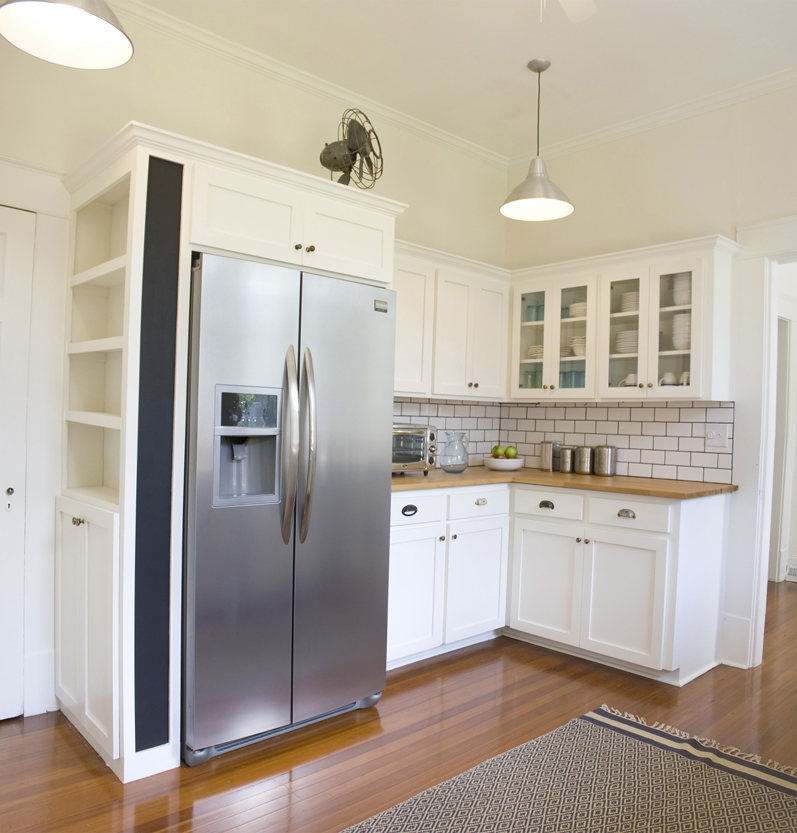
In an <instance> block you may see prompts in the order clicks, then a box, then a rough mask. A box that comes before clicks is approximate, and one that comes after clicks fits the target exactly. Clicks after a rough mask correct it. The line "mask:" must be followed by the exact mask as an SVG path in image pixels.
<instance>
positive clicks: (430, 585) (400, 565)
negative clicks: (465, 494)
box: [387, 523, 446, 662]
mask: <svg viewBox="0 0 797 833" xmlns="http://www.w3.org/2000/svg"><path fill="white" fill-rule="evenodd" d="M445 538H446V525H445V524H444V523H440V524H423V525H420V524H417V525H415V526H402V527H398V528H393V529H391V530H390V583H389V587H388V602H387V659H388V662H390V661H391V660H394V659H399V658H400V657H406V656H409V655H411V654H417V653H420V652H421V651H428V650H430V649H431V648H436V647H437V646H438V645H441V644H442V643H443V598H444V592H445V576H446V545H445Z"/></svg>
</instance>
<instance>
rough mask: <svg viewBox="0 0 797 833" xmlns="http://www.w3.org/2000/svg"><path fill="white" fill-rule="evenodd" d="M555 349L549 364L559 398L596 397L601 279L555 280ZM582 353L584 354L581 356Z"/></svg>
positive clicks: (552, 332) (552, 348)
mask: <svg viewBox="0 0 797 833" xmlns="http://www.w3.org/2000/svg"><path fill="white" fill-rule="evenodd" d="M552 301H553V303H552V305H551V306H552V310H551V312H552V314H553V317H554V318H555V321H554V324H553V326H551V327H550V328H549V329H550V331H551V347H550V348H549V349H548V355H547V356H546V365H548V366H550V368H551V379H550V383H549V384H550V385H552V386H553V390H554V391H555V393H554V394H552V396H554V397H555V398H558V399H580V400H583V399H591V398H592V397H593V396H594V395H595V364H596V344H595V329H596V324H597V319H598V312H597V307H598V303H597V301H598V299H597V277H596V276H595V275H579V276H574V277H572V278H560V279H559V280H557V281H555V283H554V289H553V293H552ZM577 354H580V355H577Z"/></svg>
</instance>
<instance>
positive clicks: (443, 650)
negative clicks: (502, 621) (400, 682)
mask: <svg viewBox="0 0 797 833" xmlns="http://www.w3.org/2000/svg"><path fill="white" fill-rule="evenodd" d="M499 636H501V631H500V630H497V631H487V632H486V633H480V634H477V635H476V636H469V637H468V638H467V639H460V640H459V642H451V643H449V644H448V645H438V646H437V648H430V649H429V650H428V651H421V652H420V653H417V654H410V655H409V656H407V657H400V658H399V659H392V660H390V662H388V664H387V670H388V671H392V670H393V669H394V668H403V667H404V666H405V665H412V663H413V662H420V661H421V660H424V659H432V658H433V657H439V656H442V655H443V654H450V653H451V652H452V651H458V650H459V649H460V648H467V647H468V646H469V645H478V644H479V642H487V641H488V640H490V639H495V638H496V637H499Z"/></svg>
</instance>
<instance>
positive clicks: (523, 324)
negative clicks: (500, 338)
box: [517, 289, 548, 395]
mask: <svg viewBox="0 0 797 833" xmlns="http://www.w3.org/2000/svg"><path fill="white" fill-rule="evenodd" d="M547 294H548V293H547V292H546V291H545V290H544V289H540V290H536V291H533V292H522V293H521V295H520V322H519V326H520V334H519V337H518V341H519V345H520V350H519V356H518V366H517V386H518V388H519V390H520V392H521V395H522V392H524V391H542V390H543V385H545V388H544V390H546V391H547V390H548V380H547V379H546V380H545V381H543V361H544V358H545V356H544V353H545V329H546V327H545V300H546V295H547Z"/></svg>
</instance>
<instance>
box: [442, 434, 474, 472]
mask: <svg viewBox="0 0 797 833" xmlns="http://www.w3.org/2000/svg"><path fill="white" fill-rule="evenodd" d="M440 433H441V434H442V435H443V437H444V438H445V443H446V444H445V446H444V447H443V450H442V451H441V452H440V454H438V455H437V458H438V460H439V461H440V466H441V468H442V469H443V471H450V472H452V473H454V474H459V473H460V472H463V471H465V469H466V468H467V467H468V448H467V445H468V439H467V437H466V436H465V432H464V431H440Z"/></svg>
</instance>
